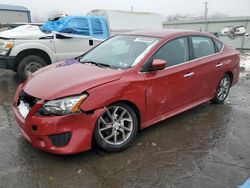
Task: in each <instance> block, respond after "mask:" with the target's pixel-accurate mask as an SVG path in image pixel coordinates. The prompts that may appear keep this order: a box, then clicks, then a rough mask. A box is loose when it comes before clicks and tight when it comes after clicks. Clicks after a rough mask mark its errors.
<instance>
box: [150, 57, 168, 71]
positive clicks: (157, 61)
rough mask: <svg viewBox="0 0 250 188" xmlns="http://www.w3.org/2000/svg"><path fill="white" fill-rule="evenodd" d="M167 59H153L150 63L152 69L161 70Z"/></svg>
mask: <svg viewBox="0 0 250 188" xmlns="http://www.w3.org/2000/svg"><path fill="white" fill-rule="evenodd" d="M166 64H167V61H165V60H163V59H154V60H153V63H152V69H153V70H163V69H165V67H166Z"/></svg>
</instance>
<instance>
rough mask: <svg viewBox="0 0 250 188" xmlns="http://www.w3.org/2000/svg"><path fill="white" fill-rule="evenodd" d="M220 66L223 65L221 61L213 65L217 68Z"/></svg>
mask: <svg viewBox="0 0 250 188" xmlns="http://www.w3.org/2000/svg"><path fill="white" fill-rule="evenodd" d="M221 66H223V63H218V64H216V65H215V67H216V68H219V67H221Z"/></svg>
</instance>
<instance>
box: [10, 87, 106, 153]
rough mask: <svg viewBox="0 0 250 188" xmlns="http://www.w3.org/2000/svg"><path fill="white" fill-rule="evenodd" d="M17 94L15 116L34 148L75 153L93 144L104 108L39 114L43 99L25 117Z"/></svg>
mask: <svg viewBox="0 0 250 188" xmlns="http://www.w3.org/2000/svg"><path fill="white" fill-rule="evenodd" d="M19 92H20V91H17V93H18V94H19ZM18 94H16V95H17V96H18ZM17 96H16V97H15V99H14V105H13V110H14V115H15V119H16V121H17V123H18V125H19V127H20V130H21V133H22V135H23V136H24V137H25V138H26V139H27V140H28V141H29V142H30V143H31V144H32V146H33V147H34V148H37V149H40V150H43V151H47V152H50V153H55V154H74V153H79V152H82V151H86V150H89V149H90V148H91V145H92V135H93V130H94V126H95V122H96V120H97V118H98V117H99V115H100V114H101V113H102V111H103V109H99V110H96V111H95V112H94V113H93V114H90V115H88V114H85V113H83V112H82V113H79V114H73V115H65V116H35V113H36V112H37V110H38V109H39V108H40V107H41V106H42V104H43V101H42V100H41V101H38V102H37V104H35V105H34V106H33V107H32V108H31V109H30V111H29V113H28V115H27V117H26V118H25V119H24V118H23V117H22V116H21V115H20V113H19V110H18V108H17V101H18V97H17Z"/></svg>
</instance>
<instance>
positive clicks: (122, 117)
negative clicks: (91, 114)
mask: <svg viewBox="0 0 250 188" xmlns="http://www.w3.org/2000/svg"><path fill="white" fill-rule="evenodd" d="M137 131H138V121H137V117H136V114H135V112H134V110H133V109H132V108H131V107H130V106H129V105H127V104H124V103H115V104H112V105H110V106H108V107H107V108H106V111H104V112H103V113H102V114H101V115H100V116H99V118H98V120H97V121H96V124H95V129H94V141H95V143H96V144H97V145H98V146H99V147H100V148H102V149H104V150H106V151H110V152H115V151H121V150H124V149H126V148H127V147H128V146H129V145H130V144H131V143H132V142H133V140H134V138H135V136H136V134H137Z"/></svg>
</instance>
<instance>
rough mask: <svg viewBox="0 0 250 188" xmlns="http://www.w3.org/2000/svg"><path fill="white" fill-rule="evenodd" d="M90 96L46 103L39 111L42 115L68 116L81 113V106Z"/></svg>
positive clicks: (84, 95)
mask: <svg viewBox="0 0 250 188" xmlns="http://www.w3.org/2000/svg"><path fill="white" fill-rule="evenodd" d="M87 96H88V94H86V93H85V94H82V95H79V96H73V97H67V98H63V99H58V100H53V101H48V102H45V103H44V105H43V106H42V107H41V108H40V109H39V110H38V113H39V114H40V115H44V116H46V115H58V116H60V115H66V114H71V113H76V112H79V111H80V109H79V106H80V105H81V103H82V102H83V101H84V100H85V99H86V98H87Z"/></svg>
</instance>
